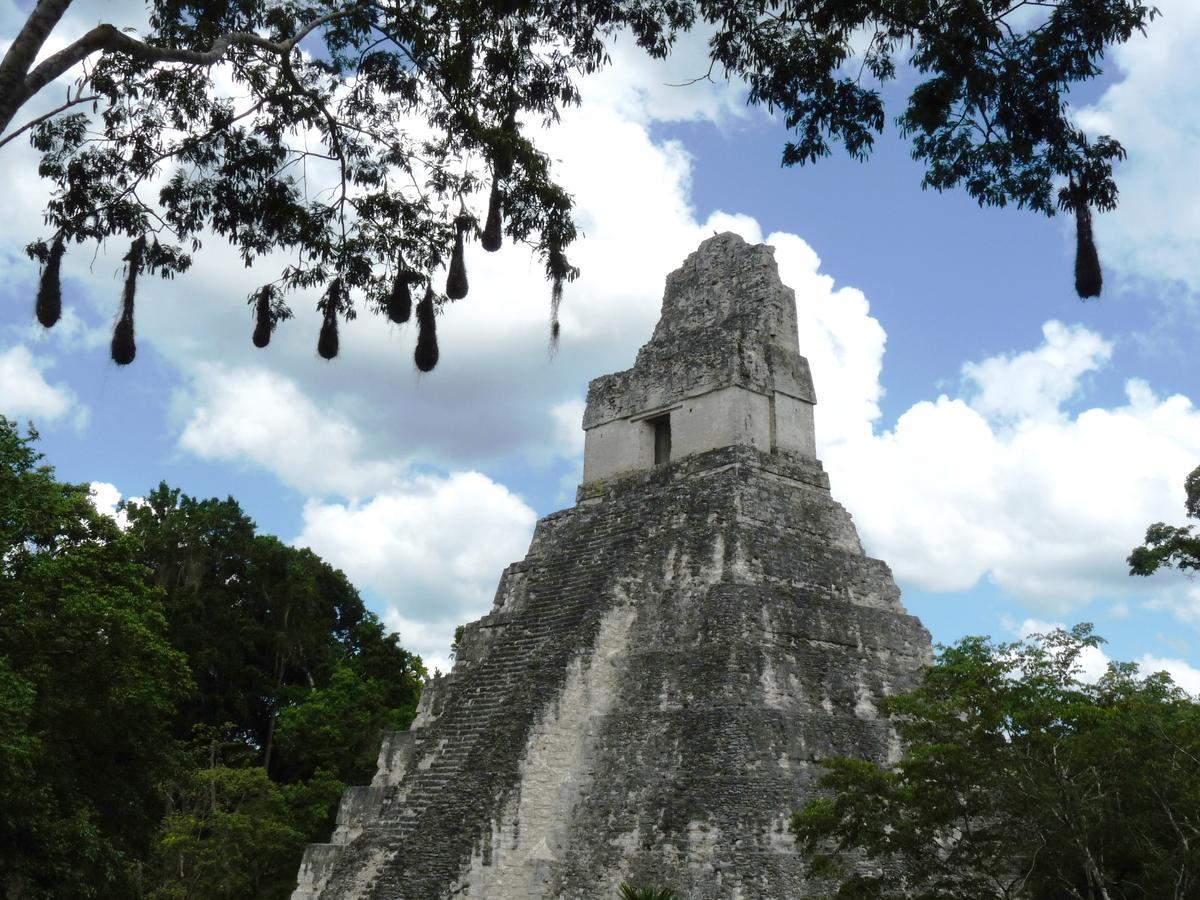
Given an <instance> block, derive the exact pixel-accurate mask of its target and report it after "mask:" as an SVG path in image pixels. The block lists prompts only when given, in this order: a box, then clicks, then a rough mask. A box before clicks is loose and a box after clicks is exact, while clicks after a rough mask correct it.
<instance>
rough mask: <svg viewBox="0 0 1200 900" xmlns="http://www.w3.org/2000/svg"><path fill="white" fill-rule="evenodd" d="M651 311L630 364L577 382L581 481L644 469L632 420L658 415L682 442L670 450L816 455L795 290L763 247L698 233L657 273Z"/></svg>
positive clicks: (643, 443) (646, 444)
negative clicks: (701, 237) (649, 330)
mask: <svg viewBox="0 0 1200 900" xmlns="http://www.w3.org/2000/svg"><path fill="white" fill-rule="evenodd" d="M662 309H663V311H662V317H661V318H660V319H659V323H658V327H657V328H655V330H654V335H653V337H651V339H650V341H649V342H647V343H646V345H645V346H644V347H642V349H641V350H640V351H639V352H638V356H637V361H636V362H635V363H634V366H633V368H631V369H627V370H625V371H623V372H616V373H614V374H612V375H604V376H602V377H600V378H596V379H594V380H593V381H592V382H591V384H590V385H589V386H588V397H587V407H586V410H585V412H584V416H583V427H584V431H585V432H586V438H585V447H584V457H583V480H584V482H590V481H595V480H599V479H603V478H610V477H612V476H614V475H619V474H623V473H625V472H630V471H635V470H637V469H645V468H648V467H649V466H651V465H653V463H654V453H653V446H654V445H653V441H652V439H651V438H649V437H648V436H647V435H648V426H647V425H646V424H645V421H644V419H645V417H647V416H652V415H657V414H660V413H669V414H670V416H671V420H672V431H673V432H674V433H677V434H679V435H680V436H681V438H682V439H681V440H677V441H675V444H676V447H675V452H676V453H677V454H678V455H683V454H686V453H700V452H704V451H706V450H712V449H716V448H719V447H726V446H732V445H748V446H754V447H758V448H759V449H761V450H765V451H768V452H770V451H774V450H780V451H784V452H789V453H794V454H799V455H803V456H810V457H815V456H816V443H815V439H814V435H813V415H812V406H813V404H815V403H816V394H815V392H814V390H813V385H812V376H811V374H810V373H809V368H808V361H807V360H806V359H805V358H804V357H803V356H801V355H800V352H799V349H798V345H797V339H796V297H795V294H794V292H793V291H792V289H791V288H789V287H786V286H785V285H783V284H782V283H781V282H780V281H779V271H778V267H777V266H776V265H775V259H774V256H773V250H772V249H771V248H770V247H767V246H765V245H759V246H751V245H749V244H747V243H746V242H745V241H743V240H742V239H741V238H740V237H738V236H737V235H736V234H721V235H717V236H715V237H713V238H710V239H709V240H707V241H705V242H704V244H703V245H702V246H701V249H699V250H697V251H696V252H695V253H693V254H692V255H691V256H689V257H688V258H687V261H686V262H685V263H684V264H683V266H682V267H680V268H679V269H677V270H676V271H675V272H673V273H671V275H670V276H668V278H667V287H666V291H665V292H664V294H663V307H662Z"/></svg>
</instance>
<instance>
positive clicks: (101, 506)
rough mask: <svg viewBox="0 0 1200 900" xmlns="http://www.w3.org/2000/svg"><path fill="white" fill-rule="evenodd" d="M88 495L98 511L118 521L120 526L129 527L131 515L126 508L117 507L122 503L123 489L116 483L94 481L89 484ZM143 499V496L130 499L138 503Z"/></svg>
mask: <svg viewBox="0 0 1200 900" xmlns="http://www.w3.org/2000/svg"><path fill="white" fill-rule="evenodd" d="M88 495H89V497H90V499H91V501H92V506H94V507H95V508H96V512H98V513H101V514H102V515H105V516H108V517H109V518H110V519H112V520H113V521H114V522H116V523H117V527H118V528H121V529H126V528H128V527H129V516H127V515H126V514H125V510H123V509H118V508H117V507H118V506H119V505H120V503H121V491H120V490H119V489H118V488H117V486H116V485H115V484H112V483H110V482H107V481H93V482H92V483H91V484H90V485H88ZM141 499H142V498H141V497H130V498H129V501H130V502H131V503H135V504H136V503H138V502H140V501H141Z"/></svg>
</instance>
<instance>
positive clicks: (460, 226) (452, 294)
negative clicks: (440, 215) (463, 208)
mask: <svg viewBox="0 0 1200 900" xmlns="http://www.w3.org/2000/svg"><path fill="white" fill-rule="evenodd" d="M466 230H467V219H466V218H465V217H463V216H460V217H459V218H458V221H457V222H455V234H454V251H453V252H452V253H451V254H450V271H449V272H448V273H447V275H446V296H447V297H449V298H450V299H451V300H461V299H462V298H463V297H465V296H467V289H468V285H467V263H466V260H464V259H463V235H464V234H465V233H466Z"/></svg>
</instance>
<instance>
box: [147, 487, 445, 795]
mask: <svg viewBox="0 0 1200 900" xmlns="http://www.w3.org/2000/svg"><path fill="white" fill-rule="evenodd" d="M125 512H126V514H127V515H128V517H129V521H130V529H129V533H130V535H131V537H132V538H133V539H134V540H136V541H137V542H138V543H139V545H140V547H141V552H142V556H143V559H144V560H145V561H146V562H147V564H149V565H150V567H151V569H152V571H153V579H154V581H155V583H156V584H157V585H158V586H160V587H161V588H162V589H163V590H164V591H165V592H166V597H167V604H166V608H167V618H168V622H169V626H170V634H171V640H172V643H173V644H174V645H175V646H177V647H179V648H180V649H181V650H183V651H184V652H185V653H186V654H187V656H188V660H189V663H190V665H191V668H192V672H193V676H194V678H195V680H196V684H197V686H198V691H197V694H196V698H195V701H194V702H193V703H191V704H189V705H188V706H186V707H185V708H184V709H183V710H181V715H180V717H179V720H178V729H177V734H178V736H179V737H180V738H181V739H189V738H190V737H191V733H192V729H193V728H194V727H195V726H197V725H203V726H206V727H208V728H212V729H221V728H224V727H226V726H230V725H232V726H233V727H234V729H235V730H236V732H237V734H238V736H240V739H241V740H242V742H243V743H244V745H245V747H246V748H247V750H248V751H249V752H250V753H251V756H252V757H253V758H254V759H255V762H256V764H258V765H264V766H266V768H267V770H268V771H269V772H270V773H271V774H272V775H273V776H278V777H282V778H283V779H284V780H289V781H290V780H295V779H297V778H303V777H308V776H309V775H311V774H312V773H313V772H314V771H315V769H316V768H317V767H318V765H317V764H314V763H313V761H312V760H311V759H306V758H302V755H301V756H296V757H295V758H289V757H288V754H287V753H285V754H284V757H283V758H282V759H281V758H279V756H278V755H277V753H276V746H275V744H276V740H275V732H276V728H277V725H278V721H279V716H280V713H281V712H282V711H283V710H285V709H287V708H288V707H290V706H293V705H299V706H300V707H303V706H304V705H305V704H306V703H310V704H316V705H318V706H320V707H321V708H322V709H323V710H324V711H325V713H327V714H330V715H331V716H332V718H331V722H332V721H334V720H337V718H338V715H344V716H347V717H349V718H350V719H356V717H359V716H362V717H365V719H364V721H363V722H360V723H359V724H364V726H365V727H366V730H365V731H364V732H363V734H361V735H359V736H358V737H357V738H352V737H351V736H350V735H349V733H348V732H346V733H343V735H342V736H341V739H342V740H344V741H345V743H343V745H342V751H343V752H344V758H343V760H342V763H343V764H342V765H339V766H338V767H335V768H334V769H333V771H335V772H336V773H337V775H338V777H341V778H342V779H344V780H346V781H352V780H355V779H360V778H362V777H363V776H364V774H365V772H364V768H363V763H362V759H363V758H364V754H366V755H369V753H368V751H367V750H365V749H364V748H363V746H362V742H363V741H366V742H367V743H368V744H369V743H372V742H377V741H378V737H379V733H380V731H381V730H383V729H385V728H405V727H407V726H408V723H409V721H411V719H412V716H413V715H414V714H415V711H416V703H417V699H418V696H419V694H420V685H421V679H422V678H423V677H424V674H425V673H424V668H423V667H422V665H421V661H420V659H418V658H417V657H414V656H412V655H411V654H409V653H408V652H406V651H405V650H404V649H403V648H401V647H400V645H399V642H398V640H399V639H398V638H397V637H396V636H395V635H387V634H386V633H385V632H384V629H383V625H382V623H380V621H379V619H378V618H377V617H376V616H375V615H374V614H372V613H370V612H369V611H368V610H367V609H366V607H365V606H364V605H363V603H362V600H361V598H360V597H359V596H358V592H357V591H355V590H354V587H353V586H352V585H351V584H350V582H349V581H347V580H346V577H345V575H343V574H342V573H341V572H339V571H337V570H336V569H334V568H332V567H331V566H329V565H328V564H326V563H324V562H323V561H321V560H320V559H319V558H318V557H317V556H316V554H314V553H313V552H312V551H310V550H304V549H296V548H294V547H289V546H287V545H286V544H283V543H281V542H280V541H279V540H277V539H276V538H274V537H270V536H267V535H259V534H256V533H255V527H254V523H253V522H252V521H251V520H250V519H249V518H248V517H247V516H246V515H245V514H244V513H243V512H242V510H241V508H240V507H239V506H238V504H237V502H236V501H234V500H233V499H232V498H227V499H225V500H217V499H215V498H214V499H210V500H197V499H195V498H193V497H188V496H187V495H185V494H182V493H181V492H180V491H178V490H173V489H171V488H168V487H167V486H166V485H165V484H162V485H159V487H158V488H156V489H155V490H154V491H151V492H150V494H149V495H148V496H147V497H146V499H145V501H144V502H140V503H134V504H129V505H128V506H127V507H126V510H125ZM338 673H341V679H340V680H339V681H338V682H337V685H334V684H333V682H334V680H335V677H336V676H337V675H338ZM356 679H361V681H362V683H361V684H355V683H354V682H355V680H356ZM338 698H340V699H342V700H345V701H346V702H347V703H350V704H351V706H353V704H354V703H357V702H371V703H376V704H378V706H376V707H373V708H372V711H371V712H369V713H368V712H366V711H365V710H358V709H350V708H347V709H343V710H341V713H339V714H338V715H335V714H333V713H332V711H331V710H330V704H334V703H336V702H337V699H338ZM293 718H294V719H295V721H294V722H293V724H292V726H291V728H292V730H293V732H294V733H295V734H299V733H302V732H303V729H302V726H301V723H302V722H303V721H304V720H305V719H306V717H305V716H304V715H303V714H301V713H300V712H297V713H296V714H295V716H294V717H293ZM311 719H312V716H311V715H310V716H307V720H309V721H311ZM368 721H369V724H367V722H368ZM345 724H346V725H347V726H348V725H349V722H346V723H345ZM330 727H332V725H331V726H330ZM297 729H300V731H297ZM311 736H312V737H313V738H314V740H316V739H317V732H316V731H315V730H314V731H313V732H312V735H311ZM300 743H302V742H300V741H295V740H294V741H292V742H291V743H290V744H289V751H290V752H294V753H299V752H300V751H299V750H298V749H295V748H297V747H298V746H299V744H300ZM314 746H315V745H314ZM352 758H353V759H355V760H357V762H354V763H351V762H350V760H351V759H352ZM367 771H368V772H369V770H367Z"/></svg>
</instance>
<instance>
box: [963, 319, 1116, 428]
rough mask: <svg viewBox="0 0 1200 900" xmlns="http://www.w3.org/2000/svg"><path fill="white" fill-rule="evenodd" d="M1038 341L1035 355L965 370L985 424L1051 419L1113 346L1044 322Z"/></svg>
mask: <svg viewBox="0 0 1200 900" xmlns="http://www.w3.org/2000/svg"><path fill="white" fill-rule="evenodd" d="M1042 336H1043V338H1044V341H1043V343H1042V345H1041V346H1039V347H1038V348H1037V349H1036V350H1027V351H1025V352H1023V353H1017V354H1014V355H1012V356H1004V355H1002V356H993V357H990V358H989V359H985V360H983V361H982V362H978V363H970V362H969V363H967V364H966V365H964V366H963V369H962V371H963V377H964V378H965V379H966V380H967V381H968V382H969V383H970V384H971V385H972V387H973V393H974V396H972V397H971V399H970V404H971V408H972V409H974V410H975V411H977V412H978V413H979V414H980V415H982V416H984V417H985V418H989V419H1014V420H1041V419H1050V418H1055V417H1057V416H1060V415H1061V414H1062V405H1063V404H1064V403H1065V402H1066V401H1067V400H1069V399H1071V397H1072V396H1074V395H1075V394H1076V393H1078V391H1079V389H1080V386H1081V385H1080V379H1081V377H1082V376H1083V375H1084V374H1085V373H1087V372H1092V371H1095V370H1096V369H1098V368H1100V366H1102V365H1103V364H1104V363H1106V362H1108V361H1109V359H1111V358H1112V343H1111V342H1109V341H1106V340H1104V338H1102V337H1101V336H1100V335H1098V334H1096V333H1095V332H1093V331H1088V330H1087V329H1086V328H1084V327H1083V326H1082V325H1076V326H1074V327H1069V326H1066V325H1063V324H1062V323H1061V322H1053V321H1052V322H1047V323H1046V324H1045V325H1043V326H1042Z"/></svg>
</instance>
